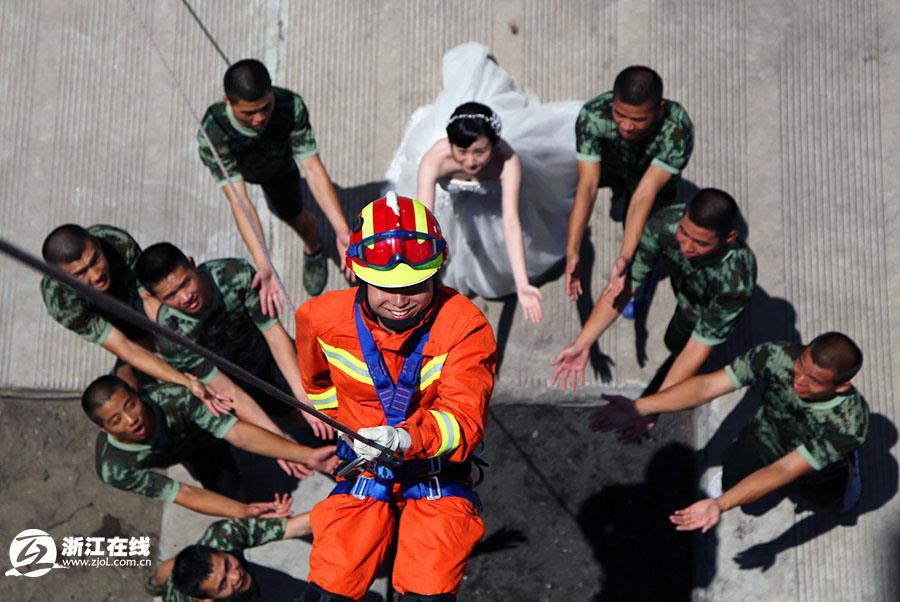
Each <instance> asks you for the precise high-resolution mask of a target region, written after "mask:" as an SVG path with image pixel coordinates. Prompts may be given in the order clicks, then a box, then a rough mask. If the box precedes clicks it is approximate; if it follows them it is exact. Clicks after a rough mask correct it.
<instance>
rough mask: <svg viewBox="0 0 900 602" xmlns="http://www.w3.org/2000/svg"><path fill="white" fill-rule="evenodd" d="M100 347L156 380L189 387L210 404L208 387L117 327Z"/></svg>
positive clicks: (113, 328)
mask: <svg viewBox="0 0 900 602" xmlns="http://www.w3.org/2000/svg"><path fill="white" fill-rule="evenodd" d="M100 346H101V347H103V348H104V349H106V350H107V351H109V352H110V353H112V354H113V355H115V356H116V357H118V358H119V359H121V360H122V361H123V362H126V363H127V364H129V365H131V366H133V367H134V368H136V369H138V370H140V371H141V372H143V373H144V374H147V375H149V376H152V377H153V378H155V379H156V380H159V381H163V382H169V383H174V384H176V385H181V386H182V387H187V388H188V389H189V390H190V391H191V393H193V394H194V395H196V396H197V397H199V398H200V399H202V400H203V401H204V403H208V399H209V393H208V392H207V390H206V387H204V386H203V383H200V382H198V381H196V380H193V379H191V378H190V377H188V376H187V375H185V374H183V373H181V372H179V371H178V370H176V369H175V368H173V367H172V366H170V365H169V364H167V363H166V362H165V360H163V359H162V358H160V357H159V356H158V355H156V354H155V353H153V352H152V351H150V350H149V349H147V348H146V347H144V346H143V345H141V344H140V343H136V342H134V341H132V340H130V339H129V338H128V337H126V336H125V335H124V334H122V331H121V330H119V329H118V328H116V327H115V326H113V327H112V330H110V332H109V335H107V337H106V340H105V341H103V343H101V345H100Z"/></svg>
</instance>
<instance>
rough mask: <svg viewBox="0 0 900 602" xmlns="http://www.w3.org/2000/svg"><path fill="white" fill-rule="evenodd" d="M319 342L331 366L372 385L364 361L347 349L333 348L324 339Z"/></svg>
mask: <svg viewBox="0 0 900 602" xmlns="http://www.w3.org/2000/svg"><path fill="white" fill-rule="evenodd" d="M318 341H319V345H320V346H321V347H322V351H323V352H324V353H325V358H326V359H327V360H328V363H329V364H331V365H332V366H334V367H335V368H337V369H338V370H340V371H341V372H343V373H344V374H346V375H347V376H349V377H350V378H352V379H353V380H358V381H359V382H361V383H365V384H367V385H372V377H371V376H369V369H368V368H367V367H366V363H365V362H364V361H362V360H360V359H358V358H357V357H356V356H354V355H353V354H352V353H350V352H349V351H347V350H346V349H339V348H337V347H332V346H331V345H329V344H328V343H326V342H325V341H323V340H322V339H318ZM373 386H374V385H373Z"/></svg>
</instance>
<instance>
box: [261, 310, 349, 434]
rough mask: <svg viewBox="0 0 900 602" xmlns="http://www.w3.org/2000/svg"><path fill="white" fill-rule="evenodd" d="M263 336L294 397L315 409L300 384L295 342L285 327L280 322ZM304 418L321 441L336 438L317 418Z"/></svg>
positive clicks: (306, 416)
mask: <svg viewBox="0 0 900 602" xmlns="http://www.w3.org/2000/svg"><path fill="white" fill-rule="evenodd" d="M262 334H263V337H264V338H265V339H266V343H267V344H268V345H269V350H270V351H271V352H272V357H274V358H275V363H276V364H277V365H278V369H279V370H281V373H282V374H283V375H284V379H285V380H286V381H287V383H288V386H290V388H291V393H293V394H294V397H296V398H297V400H298V401H299V402H300V403H303V404H305V405H307V406H309V407H313V406H312V403H310V401H309V397H307V395H306V391H304V390H303V384H302V383H301V382H300V366H299V364H298V363H297V349H296V347H294V342H293V341H291V337H289V336H288V333H287V332H286V331H285V330H284V327H283V326H282V325H281V323H280V322H276V323H275V324H273V325H272V326H270V327H269V328H267V329H265V330H263V331H262ZM303 418H304V419H305V420H306V421H307V423H309V426H310V427H311V428H312V430H313V432H314V433H315V434H316V436H317V437H319V438H321V439H332V438H333V437H334V429H332V428H331V427H330V426H328V425H327V424H325V423H324V422H322V421H321V420H319V419H318V418H316V417H315V416H312V415H311V414H308V413H306V412H303Z"/></svg>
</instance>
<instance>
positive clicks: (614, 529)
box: [578, 443, 718, 602]
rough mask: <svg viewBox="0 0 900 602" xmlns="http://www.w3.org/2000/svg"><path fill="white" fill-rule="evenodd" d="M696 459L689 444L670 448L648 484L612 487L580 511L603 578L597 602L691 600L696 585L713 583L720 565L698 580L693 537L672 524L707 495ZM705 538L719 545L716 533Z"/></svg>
mask: <svg viewBox="0 0 900 602" xmlns="http://www.w3.org/2000/svg"><path fill="white" fill-rule="evenodd" d="M694 459H695V454H694V451H693V450H691V449H690V448H689V447H687V446H686V445H682V444H680V443H672V444H670V445H667V446H665V447H663V448H661V449H660V450H658V451H657V452H656V453H655V454H654V456H653V458H652V459H651V460H650V463H649V464H648V466H647V471H646V480H645V481H644V482H643V483H639V484H634V485H608V486H606V487H604V488H603V489H602V490H601V491H600V492H599V493H598V494H596V495H594V496H592V497H590V498H588V500H587V501H586V502H585V503H584V505H583V506H582V507H581V509H580V511H579V512H578V524H579V526H580V527H581V530H582V532H583V533H584V536H585V538H586V539H587V540H588V541H589V542H590V544H591V547H592V548H593V552H594V557H595V558H596V560H597V562H598V563H599V564H600V565H601V567H602V569H603V574H604V577H603V581H602V583H601V584H600V591H599V592H598V593H596V594H595V595H594V596H593V598H592V600H594V601H595V602H613V601H620V600H631V601H642V600H648V601H649V600H653V601H655V600H667V601H672V602H678V601H682V600H683V601H689V600H690V599H691V589H692V588H693V587H694V586H695V585H699V586H701V587H702V586H705V585H708V584H709V583H710V582H711V581H712V578H713V576H714V575H715V567H712V570H710V571H708V572H707V573H706V574H705V575H703V576H702V578H703V580H704V582H703V583H697V582H696V580H697V577H696V576H694V575H693V534H691V533H682V532H678V531H676V530H675V527H674V526H673V525H672V524H671V523H670V522H669V515H670V514H671V513H672V512H673V511H674V510H677V509H678V508H684V507H686V506H689V505H690V504H692V503H693V502H694V501H695V500H697V499H699V498H701V497H704V494H703V493H702V492H700V490H699V487H698V484H697V478H696V476H695V472H694ZM705 537H706V539H707V540H708V542H709V543H711V545H712V546H716V545H717V544H718V538H717V536H716V534H715V532H711V533H709V534H707V535H706V536H705ZM713 557H715V555H713Z"/></svg>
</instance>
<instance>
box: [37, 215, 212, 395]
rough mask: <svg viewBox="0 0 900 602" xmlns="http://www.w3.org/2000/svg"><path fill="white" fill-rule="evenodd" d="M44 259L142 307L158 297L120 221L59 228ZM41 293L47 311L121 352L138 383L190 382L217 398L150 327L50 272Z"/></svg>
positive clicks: (126, 374) (119, 369)
mask: <svg viewBox="0 0 900 602" xmlns="http://www.w3.org/2000/svg"><path fill="white" fill-rule="evenodd" d="M41 252H42V254H43V257H44V261H46V262H47V263H49V264H52V265H55V266H56V267H58V268H60V269H61V270H63V271H64V272H66V273H67V274H68V275H69V276H72V277H73V278H75V279H76V280H78V281H80V282H81V283H82V284H86V285H88V286H90V287H92V288H93V289H95V290H97V291H99V292H102V293H105V294H107V295H110V296H111V297H113V298H115V299H117V300H118V301H121V302H122V303H124V304H125V305H127V306H129V307H132V308H134V309H136V310H138V311H141V312H142V311H143V310H144V302H147V303H148V306H150V305H153V304H154V303H155V302H153V300H152V299H147V298H146V296H145V295H143V294H142V289H141V288H140V287H139V285H138V282H137V278H136V277H135V274H134V265H135V263H136V262H137V258H138V256H139V255H140V253H141V248H140V247H139V246H138V244H137V242H135V240H134V238H132V237H131V235H130V234H128V232H126V231H125V230H122V229H121V228H116V227H115V226H107V225H103V224H96V225H93V226H89V227H88V228H87V229H85V228H82V227H81V226H77V225H75V224H64V225H62V226H59V227H57V228H55V229H54V230H53V231H52V232H51V233H50V234H49V235H47V238H46V239H45V240H44V244H43V247H42V249H41ZM41 295H42V297H43V299H44V305H45V306H46V308H47V313H48V314H50V317H52V318H53V319H54V320H56V321H57V322H58V323H59V324H61V325H63V326H64V327H65V328H67V329H69V330H71V331H72V332H74V333H76V334H78V335H79V336H81V337H82V338H83V339H85V340H86V341H89V342H91V343H94V344H95V345H100V346H101V347H103V348H104V349H106V350H107V351H109V352H110V353H112V354H114V355H115V356H116V357H117V361H116V364H115V367H114V369H113V371H114V372H115V374H117V375H118V376H119V377H121V378H123V379H125V380H126V381H127V382H128V383H129V384H131V385H132V386H133V387H137V386H138V379H139V378H140V379H141V380H143V381H147V378H146V377H147V376H149V377H153V378H156V379H158V380H160V381H164V382H172V383H175V384H179V385H182V386H185V387H190V388H191V390H192V391H193V393H194V394H195V395H197V396H199V397H201V398H202V399H203V400H204V403H212V402H213V400H214V397H213V396H212V395H210V394H209V392H207V390H206V388H205V387H204V386H203V385H202V384H201V383H198V382H196V381H194V380H191V379H190V378H189V377H188V376H187V375H185V374H183V373H182V372H179V371H178V370H176V369H174V368H172V366H170V365H169V364H167V363H165V362H164V361H163V360H162V359H160V358H159V357H158V356H157V355H156V354H154V353H153V349H154V345H153V338H152V337H151V336H150V333H149V332H147V331H145V330H143V329H142V328H139V327H137V326H134V325H132V324H131V323H129V322H127V321H126V320H124V319H122V318H121V317H119V316H116V315H114V314H111V313H109V312H107V311H105V310H103V309H100V308H99V307H97V306H95V305H94V304H93V303H91V302H90V301H88V300H87V299H84V298H82V297H80V296H79V295H77V294H76V293H75V291H73V290H71V289H70V288H69V287H67V286H65V285H64V284H60V283H59V282H57V281H56V280H54V279H52V278H50V277H48V276H45V277H44V278H43V279H42V280H41Z"/></svg>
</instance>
